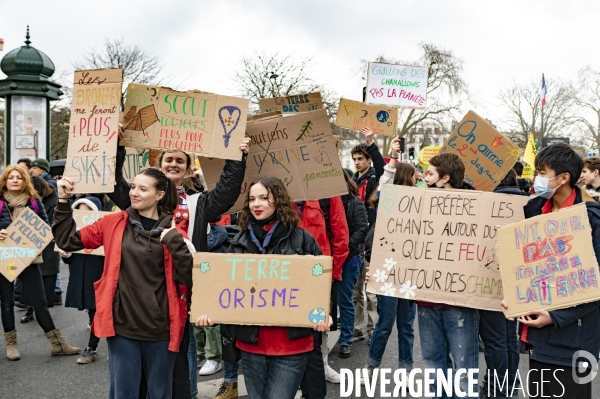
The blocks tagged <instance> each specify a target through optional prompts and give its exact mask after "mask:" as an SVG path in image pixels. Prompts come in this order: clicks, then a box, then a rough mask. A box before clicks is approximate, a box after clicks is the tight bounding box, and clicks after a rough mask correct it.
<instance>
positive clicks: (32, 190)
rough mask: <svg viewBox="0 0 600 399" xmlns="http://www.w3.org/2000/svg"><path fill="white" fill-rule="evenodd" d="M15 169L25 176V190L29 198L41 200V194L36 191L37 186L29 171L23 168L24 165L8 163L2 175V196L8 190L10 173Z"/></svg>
mask: <svg viewBox="0 0 600 399" xmlns="http://www.w3.org/2000/svg"><path fill="white" fill-rule="evenodd" d="M14 171H17V172H19V174H20V175H21V177H22V178H23V182H24V183H25V188H24V189H23V192H24V193H26V194H27V196H28V197H29V198H35V199H39V200H41V198H40V196H39V194H38V193H37V191H35V188H34V187H33V184H32V183H31V178H30V177H29V175H28V174H27V171H25V169H23V168H22V167H20V166H16V165H8V166H7V167H6V169H4V172H2V175H0V196H4V191H5V190H6V182H7V181H8V175H10V174H11V173H12V172H14ZM6 191H8V190H6Z"/></svg>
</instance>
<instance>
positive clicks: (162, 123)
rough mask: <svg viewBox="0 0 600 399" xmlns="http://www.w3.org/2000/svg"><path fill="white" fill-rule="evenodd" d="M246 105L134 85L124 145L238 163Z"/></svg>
mask: <svg viewBox="0 0 600 399" xmlns="http://www.w3.org/2000/svg"><path fill="white" fill-rule="evenodd" d="M248 103H249V102H248V100H246V99H244V98H238V97H227V96H219V95H217V94H211V93H205V92H201V91H195V90H189V91H175V90H171V89H169V88H166V87H158V86H146V85H140V84H135V83H131V84H129V86H128V88H127V98H126V101H125V116H124V117H123V125H124V127H125V132H124V134H123V139H122V140H121V144H122V145H124V146H126V147H135V148H143V149H155V150H160V151H163V150H165V149H177V150H180V151H184V152H187V153H193V154H198V155H204V156H207V157H215V158H223V159H237V160H239V159H241V158H242V153H241V151H240V150H239V145H240V143H241V142H242V139H243V138H244V132H245V130H246V118H247V115H248Z"/></svg>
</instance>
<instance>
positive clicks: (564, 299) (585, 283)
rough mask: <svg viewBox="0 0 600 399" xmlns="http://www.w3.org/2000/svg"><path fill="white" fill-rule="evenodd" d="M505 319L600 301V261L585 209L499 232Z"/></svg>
mask: <svg viewBox="0 0 600 399" xmlns="http://www.w3.org/2000/svg"><path fill="white" fill-rule="evenodd" d="M498 261H499V263H500V272H501V274H502V281H503V282H504V292H505V296H504V299H505V300H506V303H507V304H508V308H507V310H506V312H505V313H506V317H517V316H521V315H524V314H526V313H527V312H528V311H530V310H536V309H544V310H555V309H563V308H567V307H571V306H575V305H579V304H581V303H586V302H592V301H597V300H599V299H600V287H598V262H597V260H596V255H595V253H594V247H593V245H592V227H591V226H590V222H589V220H588V215H587V211H586V207H585V204H579V205H575V206H571V207H568V208H564V209H561V210H560V211H558V212H552V213H549V214H546V215H540V216H536V217H533V218H530V219H527V220H523V221H521V222H518V223H513V224H509V225H506V226H503V227H502V228H499V229H498Z"/></svg>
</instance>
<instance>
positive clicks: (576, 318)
mask: <svg viewBox="0 0 600 399" xmlns="http://www.w3.org/2000/svg"><path fill="white" fill-rule="evenodd" d="M583 165H584V164H583V161H582V160H581V157H580V156H579V155H578V154H577V153H576V152H575V150H573V148H572V147H571V146H569V145H568V144H564V143H557V144H552V145H549V146H548V147H545V148H544V149H542V150H541V151H540V152H539V153H538V154H537V156H536V157H535V162H534V166H535V169H536V171H537V176H536V177H535V180H534V182H533V187H534V189H535V193H536V195H537V196H536V197H534V198H532V199H530V200H529V202H527V204H526V205H525V206H524V207H523V211H524V213H525V218H526V219H529V218H532V217H535V216H538V215H547V214H549V213H554V212H559V211H560V210H561V209H565V208H567V207H570V206H573V205H577V204H581V203H583V204H585V208H586V211H587V217H588V219H589V223H590V226H591V232H590V234H591V240H592V247H593V248H590V250H593V254H594V256H595V257H596V262H598V263H600V205H599V204H598V203H597V202H596V201H595V200H594V199H593V198H591V197H590V196H589V195H588V194H587V192H586V190H581V189H580V188H579V187H577V180H578V179H579V177H580V175H581V170H582V169H583ZM596 271H597V272H598V270H596ZM502 307H503V308H504V309H508V307H507V304H506V302H505V301H503V302H502ZM518 321H519V323H520V326H521V331H520V340H519V344H520V352H521V353H527V354H529V372H528V373H527V383H528V393H532V392H537V393H541V394H540V397H541V395H544V396H546V397H555V398H557V397H569V398H577V399H591V398H592V397H594V396H593V394H592V380H593V378H591V379H589V381H587V382H583V381H581V380H579V379H578V378H577V373H578V370H586V372H589V373H593V372H594V371H597V370H598V369H597V364H596V368H595V367H594V364H593V363H592V362H591V361H590V360H591V359H596V360H597V359H598V351H600V340H599V339H598V333H599V325H600V301H593V302H588V303H584V304H580V305H575V306H570V307H567V308H565V309H558V310H551V311H547V310H543V309H539V310H533V311H530V312H528V313H527V315H524V316H521V317H519V318H518ZM582 352H587V353H588V355H589V356H591V357H590V358H587V359H586V358H584V357H583V356H582ZM584 359H585V361H582V360H584ZM594 369H595V370H594ZM579 373H581V371H579ZM587 375H589V374H587ZM595 397H597V395H596V396H595Z"/></svg>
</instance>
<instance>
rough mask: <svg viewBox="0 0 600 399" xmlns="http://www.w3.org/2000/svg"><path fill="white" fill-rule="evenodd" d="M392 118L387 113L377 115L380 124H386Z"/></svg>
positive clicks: (380, 112)
mask: <svg viewBox="0 0 600 399" xmlns="http://www.w3.org/2000/svg"><path fill="white" fill-rule="evenodd" d="M389 118H390V114H389V113H388V112H387V111H379V112H378V113H377V120H378V121H379V122H386V121H387V120H388V119H389Z"/></svg>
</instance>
